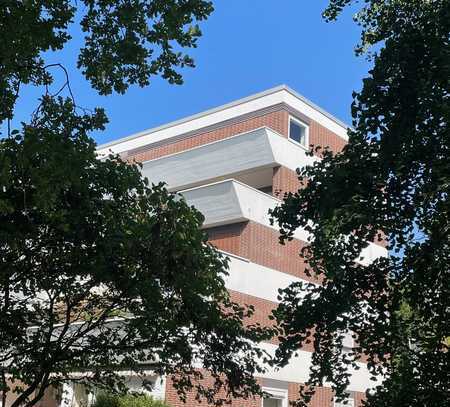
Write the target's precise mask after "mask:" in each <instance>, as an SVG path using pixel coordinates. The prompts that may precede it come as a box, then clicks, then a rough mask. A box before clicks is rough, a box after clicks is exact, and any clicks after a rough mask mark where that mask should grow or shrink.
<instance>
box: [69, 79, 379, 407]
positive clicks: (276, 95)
mask: <svg viewBox="0 0 450 407" xmlns="http://www.w3.org/2000/svg"><path fill="white" fill-rule="evenodd" d="M346 131H347V126H346V125H345V124H344V123H342V122H340V121H339V120H338V119H336V118H334V117H333V116H331V115H330V114H329V113H327V112H325V111H324V110H322V109H321V108H319V107H318V106H316V105H315V104H313V103H312V102H310V101H309V100H307V99H305V98H304V97H302V96H301V95H299V94H298V93H296V92H295V91H293V90H291V89H290V88H288V87H286V86H279V87H276V88H273V89H269V90H267V91H265V92H262V93H259V94H256V95H253V96H249V97H247V98H244V99H241V100H237V101H235V102H232V103H229V104H227V105H224V106H220V107H218V108H215V109H212V110H208V111H206V112H203V113H199V114H197V115H194V116H191V117H187V118H185V119H182V120H178V121H176V122H173V123H169V124H167V125H164V126H161V127H158V128H155V129H151V130H147V131H144V132H142V133H139V134H137V135H133V136H131V137H127V138H123V139H120V140H117V141H114V142H112V143H109V144H106V145H103V146H100V147H99V153H100V154H103V153H108V152H114V153H118V154H120V155H121V156H122V157H123V158H124V159H127V160H135V161H138V162H141V163H142V165H143V167H142V171H143V175H145V176H146V177H147V178H148V179H149V180H150V182H155V183H157V182H159V181H165V182H166V183H167V185H168V188H169V189H170V190H172V191H176V192H179V193H180V194H182V195H183V196H184V197H185V199H186V200H187V201H188V203H189V204H192V205H194V206H195V207H196V208H197V209H199V210H200V211H201V212H202V213H203V215H204V216H205V222H204V227H205V229H206V231H207V233H208V236H209V240H210V242H211V243H212V244H214V245H215V246H216V247H217V248H219V249H220V250H222V251H223V252H225V253H226V254H227V255H228V256H229V257H230V275H229V277H228V278H227V280H226V285H227V288H228V290H229V291H230V294H231V297H232V299H233V300H235V301H236V302H239V303H245V304H251V305H253V306H254V307H255V310H256V312H255V314H254V316H253V318H254V322H259V323H261V324H268V323H269V320H268V315H269V313H270V312H271V310H272V309H273V308H274V307H276V306H277V301H278V299H277V295H278V289H279V288H284V287H286V286H288V285H289V284H290V283H291V282H293V281H298V280H308V279H309V278H308V276H307V275H306V274H305V272H304V269H305V267H304V264H303V263H302V260H301V259H300V257H299V255H298V254H299V252H300V250H301V248H302V246H303V245H304V244H305V242H306V239H307V235H306V233H305V232H304V231H302V230H297V231H296V233H295V236H294V237H295V238H294V240H293V241H292V242H290V243H288V244H286V245H284V246H282V245H280V244H279V243H278V230H277V225H272V224H271V223H270V220H269V215H268V211H269V209H271V208H274V207H275V206H277V205H279V204H280V197H281V196H282V194H283V193H285V192H289V191H296V190H297V189H298V187H299V182H298V179H297V176H296V172H295V170H296V168H298V167H302V166H304V165H307V164H311V163H312V162H313V161H314V160H316V159H318V158H317V157H311V156H308V155H307V154H306V152H307V150H308V146H309V145H310V144H315V145H321V146H329V147H330V148H331V149H333V150H334V151H338V150H340V149H341V148H342V147H343V146H344V145H345V143H346V141H347V134H346ZM386 254H387V253H386V249H385V248H384V247H383V246H381V245H377V244H375V243H373V244H370V245H369V247H368V248H367V249H366V250H365V252H364V254H363V256H364V259H363V260H361V261H362V262H370V261H373V259H375V258H376V257H378V256H385V255H386ZM262 346H263V347H264V348H265V349H266V350H267V351H268V352H269V353H273V352H274V350H275V349H276V344H275V343H274V342H272V343H264V344H263V345H262ZM346 346H348V347H351V346H352V338H351V336H350V335H349V336H348V338H346ZM311 351H312V348H311V347H308V346H306V347H304V348H302V350H301V351H299V352H298V355H297V356H296V357H295V358H293V359H292V360H291V362H290V363H289V365H288V366H286V367H284V368H282V369H280V370H269V371H268V372H267V373H266V374H264V376H263V377H260V378H259V380H260V383H261V385H262V386H263V388H264V389H265V390H266V391H267V392H268V393H270V394H271V395H272V397H271V398H268V399H264V400H261V399H254V400H246V401H242V400H240V401H239V402H236V403H233V404H235V407H238V406H239V407H241V406H242V407H288V403H289V401H290V400H294V399H296V398H297V395H298V389H299V385H300V384H301V383H304V382H305V381H306V380H307V377H308V371H309V366H310V360H311ZM153 380H154V383H155V386H154V389H153V392H152V393H153V395H154V396H155V397H159V398H162V399H165V400H166V401H167V402H168V403H169V404H170V405H171V406H173V407H181V406H183V405H185V404H183V402H181V401H180V400H179V398H178V396H177V394H176V392H175V390H174V389H173V387H172V386H171V383H170V380H168V379H167V380H165V379H164V378H156V377H155V378H153ZM129 384H130V387H132V388H134V389H136V390H138V389H139V388H140V386H141V385H142V384H141V383H139V381H137V380H136V378H133V377H130V380H129ZM371 385H373V382H370V381H369V374H368V371H367V369H366V367H365V365H364V363H363V362H361V363H360V369H359V370H357V371H355V372H354V373H353V375H352V378H351V384H350V388H349V390H350V393H349V404H347V405H348V406H355V407H356V406H358V405H360V402H361V399H362V397H363V394H364V391H365V390H366V389H367V388H368V387H369V386H371ZM69 387H70V386H69ZM66 390H68V391H69V393H70V392H72V393H73V394H74V398H73V400H75V403H74V404H73V403H72V405H77V404H78V405H82V404H83V400H82V399H83V397H85V396H84V395H83V394H84V393H83V392H82V391H81V390H80V389H78V390H77V388H76V387H75V388H72V389H66ZM77 391H78V393H79V396H77V395H76V393H77ZM85 401H86V402H88V400H85ZM197 404H198V403H197V402H196V401H194V399H193V398H192V399H189V400H188V403H187V404H186V405H187V407H192V406H195V405H197ZM62 405H63V406H64V405H67V406H70V404H64V403H62ZM311 405H312V406H313V407H331V406H337V405H338V404H337V403H335V402H334V401H333V396H332V392H331V389H330V388H328V387H323V388H321V389H319V390H318V392H317V394H316V395H315V397H314V399H313V402H312V404H311Z"/></svg>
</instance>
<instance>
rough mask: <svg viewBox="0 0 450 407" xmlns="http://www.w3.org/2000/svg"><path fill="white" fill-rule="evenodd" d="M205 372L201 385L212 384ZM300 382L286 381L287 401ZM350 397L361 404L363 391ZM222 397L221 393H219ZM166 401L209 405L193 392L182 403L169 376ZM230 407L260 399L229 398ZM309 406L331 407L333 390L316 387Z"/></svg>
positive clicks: (188, 406)
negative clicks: (196, 398)
mask: <svg viewBox="0 0 450 407" xmlns="http://www.w3.org/2000/svg"><path fill="white" fill-rule="evenodd" d="M204 374H205V379H204V380H202V381H201V383H202V385H205V386H206V385H212V384H213V379H212V378H211V377H209V376H208V375H207V373H204ZM258 381H259V384H260V385H262V386H263V385H264V381H263V380H261V379H259V380H258ZM300 385H301V383H294V382H290V383H288V401H289V403H293V402H295V401H296V400H297V399H298V395H299V389H300ZM351 395H352V397H353V398H354V400H355V407H360V406H362V400H364V393H360V392H351ZM221 396H222V397H224V396H223V393H222V394H221ZM166 402H167V403H168V404H169V405H170V406H172V407H196V406H202V407H206V406H211V407H212V405H210V404H208V403H207V402H206V401H205V400H203V401H202V402H199V401H197V400H195V393H191V394H189V395H188V397H187V400H186V403H183V402H182V401H181V400H180V398H179V396H178V394H177V393H176V391H175V389H174V387H173V385H172V381H171V379H170V378H168V379H167V382H166ZM227 405H228V406H230V407H262V400H261V398H260V397H252V398H249V399H247V400H245V399H231V400H230V403H229V404H227ZM309 406H310V407H332V406H333V392H332V390H331V388H329V387H318V388H316V392H315V394H314V396H313V398H312V400H311V402H310V403H309Z"/></svg>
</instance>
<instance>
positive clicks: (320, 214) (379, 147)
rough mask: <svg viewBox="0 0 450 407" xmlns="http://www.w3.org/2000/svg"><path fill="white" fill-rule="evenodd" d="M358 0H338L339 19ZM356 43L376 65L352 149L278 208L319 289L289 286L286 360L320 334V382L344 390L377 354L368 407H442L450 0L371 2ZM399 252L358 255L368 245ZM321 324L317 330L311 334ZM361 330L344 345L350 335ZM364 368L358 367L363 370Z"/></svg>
mask: <svg viewBox="0 0 450 407" xmlns="http://www.w3.org/2000/svg"><path fill="white" fill-rule="evenodd" d="M352 3H356V2H353V1H352V0H334V1H331V2H330V5H329V7H328V8H327V10H326V11H325V13H324V15H325V18H327V19H329V20H333V19H335V18H337V16H338V15H339V14H340V13H341V11H342V10H343V8H344V7H345V6H347V5H350V4H352ZM355 19H356V21H357V22H358V23H359V24H360V25H361V27H362V41H361V44H360V45H359V46H358V48H357V51H358V52H366V51H370V52H371V58H372V61H373V68H372V69H371V71H370V72H369V76H368V77H367V78H365V79H364V81H363V87H362V90H361V91H360V92H359V93H356V94H355V95H354V102H353V105H352V115H353V129H351V130H350V131H349V142H348V144H347V145H346V146H345V147H344V149H343V150H342V152H340V153H335V154H333V153H332V152H331V151H329V150H327V149H320V151H321V153H322V156H323V159H322V160H321V161H320V162H316V163H315V164H314V166H312V167H308V168H305V169H303V170H299V178H300V179H302V180H303V181H304V182H305V183H306V187H305V188H304V189H301V190H299V191H298V192H297V193H294V194H289V195H288V196H286V197H285V200H284V202H283V205H282V206H281V207H280V208H277V209H276V210H274V211H273V216H274V218H276V220H277V221H278V222H279V223H280V225H281V240H282V241H283V242H284V241H285V240H286V239H290V238H291V237H292V233H293V231H294V230H295V229H296V228H298V227H303V228H305V229H306V230H308V231H309V232H310V233H311V236H312V237H311V240H310V242H309V245H308V246H307V247H306V248H305V249H304V250H303V251H302V253H301V255H302V256H303V257H304V258H305V260H306V261H307V264H308V272H309V273H311V274H312V275H317V276H320V277H321V278H322V279H323V284H321V285H320V286H317V285H311V284H309V285H308V284H300V283H295V284H293V285H291V286H290V287H289V288H287V289H286V290H284V292H282V294H281V297H282V302H281V304H280V306H279V308H278V309H277V311H276V313H275V317H276V318H277V320H278V323H279V325H280V334H281V343H280V347H279V349H278V354H277V356H278V358H279V364H281V365H282V364H284V363H286V362H287V361H288V360H289V358H290V357H291V356H292V354H293V353H294V352H295V350H296V349H297V348H298V344H299V343H304V341H305V340H307V338H308V335H309V333H310V332H314V333H313V335H314V336H313V342H314V349H315V352H314V354H313V357H312V368H311V377H310V379H309V382H308V383H307V385H309V386H306V387H304V388H303V390H302V392H301V393H302V394H301V396H302V397H301V399H300V401H299V404H302V403H304V402H305V400H306V401H307V400H308V396H309V395H310V394H311V388H313V387H314V386H317V385H321V384H323V383H324V382H325V381H329V382H331V383H332V384H333V388H334V390H335V391H336V394H337V397H338V398H341V397H343V396H344V395H345V391H346V388H347V385H348V383H349V367H350V366H353V367H355V368H357V364H356V362H357V361H358V360H359V357H360V356H361V355H367V359H368V362H367V366H368V368H369V371H370V372H371V374H372V375H374V376H378V378H379V379H381V383H379V384H378V385H377V386H376V387H375V389H374V391H373V392H368V393H367V401H366V403H365V404H366V405H367V406H371V407H372V406H373V407H375V406H394V405H395V406H397V407H401V406H417V407H419V406H430V407H431V406H438V405H447V404H448V400H449V399H450V375H449V372H450V353H449V348H448V345H449V342H448V338H449V337H450V318H449V311H450V302H449V299H450V285H449V283H448V281H449V277H450V273H449V260H450V220H449V219H450V202H449V193H450V134H449V128H448V123H449V119H450V117H449V116H450V104H449V100H450V95H449V89H450V87H449V80H450V48H449V34H450V31H449V28H450V2H449V1H448V0H428V1H424V0H395V1H394V0H392V1H387V0H366V1H365V2H364V6H363V7H362V8H361V9H360V11H359V12H358V13H357V14H356V16H355ZM380 231H383V232H384V234H386V236H387V248H388V250H389V253H390V256H389V257H388V258H378V259H377V260H376V261H374V262H373V263H372V264H370V265H368V266H363V265H361V263H359V262H357V261H355V259H356V260H357V259H359V257H360V253H361V250H362V249H363V248H364V247H366V246H367V245H368V242H371V241H375V242H376V243H378V244H383V236H384V235H383V234H382V233H380ZM313 329H314V331H313ZM347 330H349V331H351V332H353V335H354V337H355V338H356V339H357V345H356V346H355V348H354V349H353V350H352V352H343V351H342V340H343V335H344V333H345V332H346V331H347ZM356 374H358V373H356Z"/></svg>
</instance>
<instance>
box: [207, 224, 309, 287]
mask: <svg viewBox="0 0 450 407" xmlns="http://www.w3.org/2000/svg"><path fill="white" fill-rule="evenodd" d="M208 236H209V241H210V242H211V243H212V244H213V245H215V246H216V247H217V248H219V249H220V250H223V251H225V252H228V253H231V254H235V255H236V256H240V257H244V258H246V259H247V260H249V261H251V262H252V263H256V264H260V265H262V266H265V267H268V268H271V269H274V270H278V271H282V272H283V273H287V274H291V275H293V276H296V277H299V278H302V279H304V280H309V281H316V282H317V280H312V279H311V278H310V277H308V276H307V275H306V274H305V263H304V261H303V259H302V258H301V257H300V255H299V253H300V251H301V249H302V247H303V246H304V244H305V243H304V242H302V241H301V240H297V239H293V240H292V241H291V242H287V243H286V244H284V245H281V244H280V243H279V240H278V237H279V232H278V231H277V230H275V229H272V228H270V227H268V226H264V225H261V224H258V223H256V222H242V223H236V224H233V225H226V226H219V227H215V228H211V229H208Z"/></svg>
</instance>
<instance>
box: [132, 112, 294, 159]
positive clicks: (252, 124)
mask: <svg viewBox="0 0 450 407" xmlns="http://www.w3.org/2000/svg"><path fill="white" fill-rule="evenodd" d="M287 117H288V113H287V112H286V111H285V110H279V111H275V112H271V113H267V114H264V115H261V116H258V117H254V118H250V119H247V120H243V121H241V122H238V123H233V124H230V125H228V126H224V127H222V128H219V129H215V130H211V131H207V132H205V133H200V134H195V135H193V136H192V137H188V138H186V139H182V140H178V141H174V142H168V143H167V144H164V145H162V146H158V147H155V148H150V149H148V150H144V151H141V152H138V153H136V154H133V155H130V156H128V157H127V159H128V160H130V161H131V160H134V161H137V162H143V161H148V160H153V159H155V158H159V157H163V156H165V155H169V154H174V153H178V152H180V151H184V150H188V149H191V148H194V147H198V146H201V145H204V144H208V143H212V142H214V141H218V140H223V139H225V138H228V137H232V136H235V135H238V134H241V133H244V132H247V131H250V130H254V129H257V128H259V127H263V126H267V127H270V128H271V129H273V130H275V131H276V132H278V133H280V134H283V135H285V136H286V135H287V123H288V119H287Z"/></svg>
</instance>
